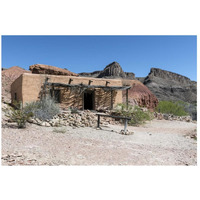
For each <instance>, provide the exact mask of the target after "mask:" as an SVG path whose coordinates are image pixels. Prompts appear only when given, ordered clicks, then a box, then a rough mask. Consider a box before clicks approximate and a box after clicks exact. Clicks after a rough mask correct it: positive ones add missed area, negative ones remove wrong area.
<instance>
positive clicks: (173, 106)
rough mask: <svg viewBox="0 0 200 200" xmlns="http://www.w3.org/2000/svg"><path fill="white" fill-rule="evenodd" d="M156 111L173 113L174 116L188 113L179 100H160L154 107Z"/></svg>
mask: <svg viewBox="0 0 200 200" xmlns="http://www.w3.org/2000/svg"><path fill="white" fill-rule="evenodd" d="M156 111H157V112H161V113H166V114H173V115H176V116H186V115H188V113H187V112H186V111H185V108H184V106H183V104H181V103H180V102H172V101H160V102H159V104H158V106H157V107H156Z"/></svg>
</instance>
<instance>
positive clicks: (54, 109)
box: [24, 97, 60, 120]
mask: <svg viewBox="0 0 200 200" xmlns="http://www.w3.org/2000/svg"><path fill="white" fill-rule="evenodd" d="M24 110H25V113H32V114H33V115H34V117H36V118H38V119H40V120H48V119H52V118H53V117H54V116H55V115H57V114H59V113H60V108H59V106H58V104H56V103H55V101H54V100H53V99H52V98H50V97H47V98H44V99H42V100H40V101H35V102H31V103H28V104H26V105H25V107H24Z"/></svg>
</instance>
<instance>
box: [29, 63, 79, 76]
mask: <svg viewBox="0 0 200 200" xmlns="http://www.w3.org/2000/svg"><path fill="white" fill-rule="evenodd" d="M29 69H30V70H31V71H32V73H33V74H50V75H64V76H78V74H75V73H73V72H70V71H69V70H67V69H62V68H59V67H54V66H50V65H44V64H35V65H31V66H30V67H29Z"/></svg>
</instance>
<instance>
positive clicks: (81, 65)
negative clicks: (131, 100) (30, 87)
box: [2, 36, 197, 81]
mask: <svg viewBox="0 0 200 200" xmlns="http://www.w3.org/2000/svg"><path fill="white" fill-rule="evenodd" d="M113 61H117V62H118V63H119V64H120V65H121V67H122V68H123V70H124V71H125V72H133V73H135V75H136V77H145V76H147V75H148V73H149V72H150V68H152V67H157V68H161V69H164V70H168V71H172V72H175V73H178V74H181V75H184V76H187V77H188V78H190V79H191V80H194V81H196V80H197V38H196V36H2V67H4V68H10V67H12V66H20V67H22V68H24V69H29V66H30V65H32V64H37V63H40V64H48V65H52V66H57V67H61V68H67V69H68V70H70V71H72V72H75V73H80V72H92V71H95V70H102V69H103V68H104V67H106V65H108V64H109V63H111V62H113Z"/></svg>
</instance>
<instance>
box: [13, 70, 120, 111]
mask: <svg viewBox="0 0 200 200" xmlns="http://www.w3.org/2000/svg"><path fill="white" fill-rule="evenodd" d="M21 77H22V80H23V81H22V94H23V95H22V102H23V104H24V103H26V102H32V101H36V100H39V98H40V94H41V91H42V88H43V84H44V82H45V79H46V77H48V78H49V80H48V82H53V83H63V84H68V83H69V79H70V78H71V79H73V81H72V82H71V84H81V83H83V84H85V85H88V84H89V80H92V81H93V82H92V83H91V85H106V81H109V82H110V83H109V84H108V86H122V81H121V80H113V79H97V78H89V77H74V76H73V77H72V76H55V75H45V74H26V73H24V74H22V76H21ZM15 84H16V82H14V85H15ZM18 85H19V84H18ZM12 90H13V92H15V91H16V87H15V88H13V89H12ZM110 98H111V94H110V91H104V90H102V89H95V109H99V108H100V107H108V108H109V107H110V101H111V99H110ZM118 103H122V91H116V92H115V91H114V92H113V106H115V105H116V104H118ZM61 104H65V105H66V107H68V106H73V107H79V108H81V107H82V96H80V95H78V93H77V92H76V91H75V92H73V91H72V90H71V89H70V88H63V89H62V88H61Z"/></svg>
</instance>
